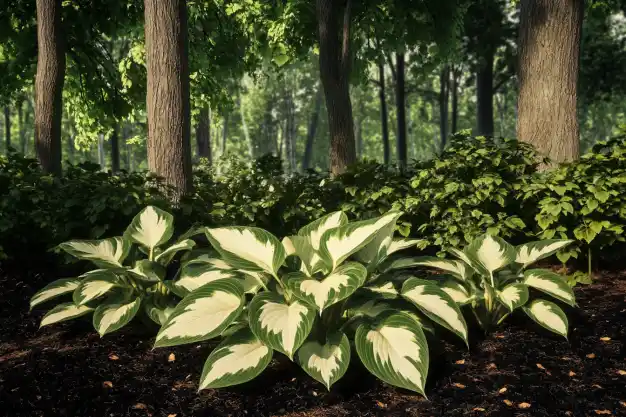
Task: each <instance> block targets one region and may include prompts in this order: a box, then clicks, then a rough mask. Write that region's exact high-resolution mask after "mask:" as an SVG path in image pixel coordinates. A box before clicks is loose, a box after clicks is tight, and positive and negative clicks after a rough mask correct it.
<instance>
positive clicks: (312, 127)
mask: <svg viewBox="0 0 626 417" xmlns="http://www.w3.org/2000/svg"><path fill="white" fill-rule="evenodd" d="M321 108H322V90H321V89H318V90H317V92H316V93H315V104H314V105H313V114H311V121H310V122H309V128H308V130H307V134H306V144H305V146H304V158H303V159H302V170H303V171H305V170H307V169H309V168H310V166H311V159H312V156H313V141H314V140H315V133H316V132H317V125H318V124H319V119H320V110H321Z"/></svg>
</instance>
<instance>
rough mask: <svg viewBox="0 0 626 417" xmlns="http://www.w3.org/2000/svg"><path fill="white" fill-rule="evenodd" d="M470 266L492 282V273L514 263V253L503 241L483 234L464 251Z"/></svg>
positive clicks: (513, 249) (492, 283) (511, 247)
mask: <svg viewBox="0 0 626 417" xmlns="http://www.w3.org/2000/svg"><path fill="white" fill-rule="evenodd" d="M465 254H466V255H467V258H468V259H469V260H470V261H471V263H472V266H473V267H474V268H476V269H477V270H478V271H479V272H480V273H481V274H483V275H484V276H486V277H488V278H489V279H490V282H491V285H492V286H495V285H494V282H493V273H494V272H495V271H497V270H498V269H501V268H504V267H505V266H507V265H509V264H510V263H512V262H514V261H515V256H516V251H515V248H514V247H513V246H511V245H510V244H509V243H507V242H505V241H504V240H503V239H501V238H499V237H497V236H492V235H490V234H484V235H482V236H479V237H477V238H476V239H474V240H473V241H472V243H470V245H469V246H468V247H467V248H466V249H465Z"/></svg>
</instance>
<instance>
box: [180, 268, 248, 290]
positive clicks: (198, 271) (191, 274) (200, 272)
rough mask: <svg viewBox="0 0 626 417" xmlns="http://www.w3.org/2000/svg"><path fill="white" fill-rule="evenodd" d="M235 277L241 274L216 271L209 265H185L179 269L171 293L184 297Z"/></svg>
mask: <svg viewBox="0 0 626 417" xmlns="http://www.w3.org/2000/svg"><path fill="white" fill-rule="evenodd" d="M236 277H242V274H240V273H238V272H237V271H234V270H224V269H216V268H215V267H213V265H211V264H187V265H185V266H183V267H182V268H181V270H180V275H179V277H178V279H177V280H176V281H174V282H173V283H172V291H174V292H175V293H176V295H178V296H180V297H185V296H186V295H187V294H189V293H190V292H192V291H195V290H196V289H198V288H200V287H202V286H203V285H206V284H208V283H209V282H213V281H217V280H219V279H225V278H233V279H234V278H236Z"/></svg>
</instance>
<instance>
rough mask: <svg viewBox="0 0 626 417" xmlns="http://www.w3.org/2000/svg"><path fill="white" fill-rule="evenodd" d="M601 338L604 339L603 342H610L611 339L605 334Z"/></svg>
mask: <svg viewBox="0 0 626 417" xmlns="http://www.w3.org/2000/svg"><path fill="white" fill-rule="evenodd" d="M600 340H602V341H603V342H608V341H609V340H611V338H610V337H607V336H604V337H601V338H600Z"/></svg>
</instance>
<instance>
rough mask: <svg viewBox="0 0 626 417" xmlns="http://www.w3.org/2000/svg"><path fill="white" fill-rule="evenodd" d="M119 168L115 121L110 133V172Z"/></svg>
mask: <svg viewBox="0 0 626 417" xmlns="http://www.w3.org/2000/svg"><path fill="white" fill-rule="evenodd" d="M119 170H120V137H119V132H118V125H117V122H115V124H114V125H113V132H112V133H111V172H113V173H115V172H118V171H119Z"/></svg>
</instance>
